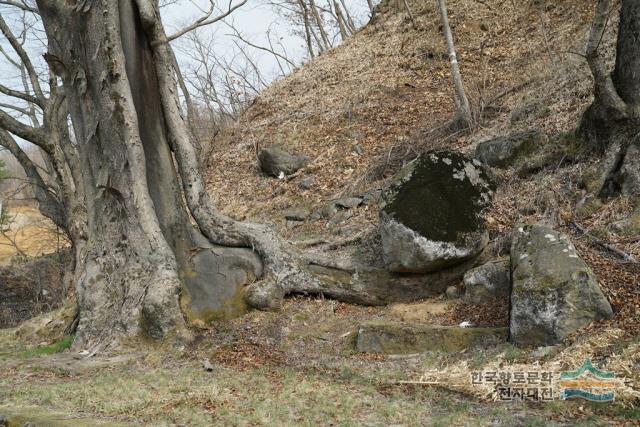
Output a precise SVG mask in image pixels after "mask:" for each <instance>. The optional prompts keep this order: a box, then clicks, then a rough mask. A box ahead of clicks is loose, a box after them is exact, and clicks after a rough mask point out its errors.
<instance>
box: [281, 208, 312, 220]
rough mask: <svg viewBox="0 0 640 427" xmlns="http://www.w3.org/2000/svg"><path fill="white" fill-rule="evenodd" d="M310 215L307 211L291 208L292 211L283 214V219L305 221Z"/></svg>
mask: <svg viewBox="0 0 640 427" xmlns="http://www.w3.org/2000/svg"><path fill="white" fill-rule="evenodd" d="M310 214H311V212H309V210H308V209H305V208H293V209H289V210H287V211H286V212H285V213H284V218H285V219H288V220H290V221H305V220H306V219H307V218H309V215H310Z"/></svg>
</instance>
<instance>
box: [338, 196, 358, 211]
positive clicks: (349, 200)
mask: <svg viewBox="0 0 640 427" xmlns="http://www.w3.org/2000/svg"><path fill="white" fill-rule="evenodd" d="M334 203H335V204H336V206H338V207H340V208H344V209H353V208H357V207H358V206H360V205H361V204H362V199H361V198H360V197H343V198H341V199H338V200H336V201H335V202H334Z"/></svg>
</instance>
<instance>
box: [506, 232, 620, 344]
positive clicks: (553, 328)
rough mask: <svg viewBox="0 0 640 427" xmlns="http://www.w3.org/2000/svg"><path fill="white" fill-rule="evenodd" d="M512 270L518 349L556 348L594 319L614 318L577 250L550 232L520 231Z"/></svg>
mask: <svg viewBox="0 0 640 427" xmlns="http://www.w3.org/2000/svg"><path fill="white" fill-rule="evenodd" d="M511 270H512V290H511V318H510V327H511V329H510V334H511V341H513V342H514V343H515V344H518V345H527V346H547V345H553V344H557V343H559V342H560V341H562V340H563V339H564V338H565V337H566V336H567V335H569V334H570V333H571V332H573V331H575V330H576V329H578V328H580V327H582V326H585V325H587V324H589V323H590V322H592V321H593V320H597V319H607V318H610V317H612V316H613V312H612V310H611V306H610V305H609V302H608V301H607V299H606V298H605V296H604V295H603V294H602V291H601V290H600V287H599V286H598V282H597V280H596V277H595V275H594V274H593V272H592V271H591V269H590V268H589V267H588V266H587V264H586V263H585V262H584V261H583V260H582V259H581V258H580V255H578V252H577V251H576V248H575V246H573V244H572V243H571V242H570V240H569V238H568V237H567V236H566V235H563V234H560V233H559V232H557V231H555V230H553V229H552V228H550V227H547V226H544V225H523V226H518V227H516V230H515V231H514V236H513V243H512V247H511Z"/></svg>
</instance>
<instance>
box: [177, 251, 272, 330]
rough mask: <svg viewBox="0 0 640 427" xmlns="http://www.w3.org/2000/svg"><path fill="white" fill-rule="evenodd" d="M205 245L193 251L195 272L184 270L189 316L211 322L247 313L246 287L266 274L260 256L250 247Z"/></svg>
mask: <svg viewBox="0 0 640 427" xmlns="http://www.w3.org/2000/svg"><path fill="white" fill-rule="evenodd" d="M205 246H206V245H205V244H203V247H200V248H199V249H198V250H197V251H196V252H194V253H193V254H192V256H191V257H190V259H189V264H190V265H191V271H186V272H184V273H183V281H184V284H185V286H184V289H183V293H182V295H181V299H180V303H181V306H182V309H183V311H184V313H185V314H186V316H187V318H188V319H189V320H190V321H194V320H200V321H203V322H210V321H213V320H220V319H228V318H233V317H237V316H240V315H242V314H244V313H246V312H247V309H248V307H247V304H246V302H245V287H246V286H247V285H249V284H251V283H253V282H254V281H255V280H256V279H257V278H258V277H260V276H262V272H263V265H262V260H261V258H260V256H259V255H258V254H257V253H256V252H254V251H252V250H251V249H246V248H226V247H221V246H211V245H209V247H205ZM196 272H200V274H198V273H196ZM212 277H214V278H215V280H211V278H212Z"/></svg>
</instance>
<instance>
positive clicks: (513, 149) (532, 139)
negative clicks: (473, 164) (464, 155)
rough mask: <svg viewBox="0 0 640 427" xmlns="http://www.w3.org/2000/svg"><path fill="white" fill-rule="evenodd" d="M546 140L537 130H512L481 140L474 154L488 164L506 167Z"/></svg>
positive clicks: (531, 151)
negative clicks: (509, 132) (502, 134)
mask: <svg viewBox="0 0 640 427" xmlns="http://www.w3.org/2000/svg"><path fill="white" fill-rule="evenodd" d="M546 140H547V137H546V136H545V135H544V134H543V133H542V132H540V131H538V130H527V131H521V132H514V133H511V134H509V135H504V136H498V137H496V138H492V139H489V140H486V141H483V142H481V143H480V144H478V146H477V147H476V154H475V156H476V158H478V159H479V160H481V161H482V162H484V163H486V164H487V165H489V166H492V167H497V168H506V167H509V166H512V165H514V164H515V163H517V162H518V161H519V160H520V159H522V158H524V157H526V156H527V155H529V154H532V153H533V152H535V151H536V150H538V149H539V148H540V147H541V146H542V145H543V144H545V143H546Z"/></svg>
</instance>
